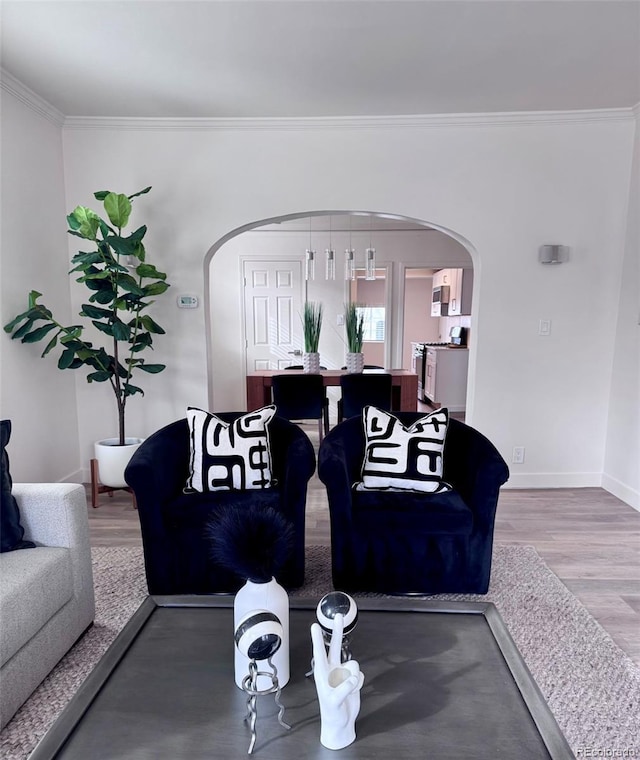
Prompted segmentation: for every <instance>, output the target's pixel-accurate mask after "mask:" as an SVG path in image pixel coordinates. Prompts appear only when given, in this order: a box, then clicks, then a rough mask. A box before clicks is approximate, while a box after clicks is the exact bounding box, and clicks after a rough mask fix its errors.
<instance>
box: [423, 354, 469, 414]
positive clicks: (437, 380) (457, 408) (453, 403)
mask: <svg viewBox="0 0 640 760" xmlns="http://www.w3.org/2000/svg"><path fill="white" fill-rule="evenodd" d="M468 369H469V349H467V348H448V347H446V346H429V347H428V348H427V351H426V358H425V370H424V395H425V399H426V400H427V401H430V402H431V403H432V404H434V405H436V406H438V407H440V406H446V407H447V408H448V409H449V411H451V412H463V411H464V410H465V408H466V404H467V372H468Z"/></svg>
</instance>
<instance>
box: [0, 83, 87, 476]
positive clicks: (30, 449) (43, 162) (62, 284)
mask: <svg viewBox="0 0 640 760" xmlns="http://www.w3.org/2000/svg"><path fill="white" fill-rule="evenodd" d="M1 112H2V158H1V160H2V235H1V250H2V258H1V261H0V264H1V267H0V273H1V274H0V280H1V281H0V293H1V301H2V306H1V317H2V325H5V324H7V323H8V322H9V321H11V320H12V319H13V317H15V316H17V315H18V314H20V313H22V312H24V311H26V309H27V308H28V301H27V295H28V293H29V291H30V290H37V291H39V292H40V293H42V294H43V298H42V299H40V300H41V301H42V302H43V303H44V304H46V305H47V306H48V307H49V308H50V309H51V310H52V311H53V313H54V316H56V317H57V318H58V319H59V320H60V321H61V322H62V323H63V324H69V323H70V317H71V312H70V308H69V278H68V277H67V271H68V270H69V268H70V267H69V257H68V253H67V240H66V237H67V235H66V229H67V227H66V222H65V217H66V213H67V211H66V208H65V200H64V173H63V160H62V138H61V132H60V128H59V127H58V126H56V125H55V124H54V123H53V122H52V121H50V120H48V119H47V118H45V117H44V116H42V115H40V114H38V113H36V112H35V111H34V110H33V109H32V108H30V107H27V106H26V105H25V104H24V103H22V102H20V101H19V100H18V99H17V98H15V97H13V96H12V95H9V94H8V93H6V92H4V91H3V92H2V102H1ZM44 346H45V343H43V344H42V345H40V344H35V345H33V344H31V345H27V344H24V345H23V344H21V343H20V341H12V340H11V339H10V338H9V336H8V335H7V334H6V333H5V332H4V331H3V332H2V333H1V336H0V358H1V369H0V406H1V411H0V415H1V416H2V418H3V419H5V418H8V419H11V421H12V428H13V430H12V435H11V441H10V443H9V446H8V449H7V451H8V453H9V457H10V460H11V473H12V476H13V479H14V481H16V482H19V481H28V482H46V481H58V480H65V479H66V480H79V479H80V477H81V473H80V471H79V464H80V457H79V448H78V416H77V407H76V397H75V378H74V375H73V373H72V372H71V371H65V372H61V371H60V370H58V368H57V366H56V363H57V356H58V354H57V353H56V354H55V358H54V352H52V353H51V354H49V356H47V357H45V358H44V359H41V358H40V354H41V353H42V351H43V349H44ZM58 353H59V352H58Z"/></svg>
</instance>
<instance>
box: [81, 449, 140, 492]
mask: <svg viewBox="0 0 640 760" xmlns="http://www.w3.org/2000/svg"><path fill="white" fill-rule="evenodd" d="M119 440H120V439H119V438H105V439H103V440H102V441H96V442H95V443H94V445H93V449H94V452H95V458H96V459H97V460H98V478H99V479H100V483H102V485H104V486H110V487H111V488H126V487H127V481H126V480H125V479H124V471H125V469H126V467H127V465H128V464H129V460H130V459H131V457H132V456H133V454H134V452H135V451H136V450H137V449H138V447H139V446H140V444H141V443H142V442H143V441H144V438H125V439H124V441H125V444H124V446H120V445H119Z"/></svg>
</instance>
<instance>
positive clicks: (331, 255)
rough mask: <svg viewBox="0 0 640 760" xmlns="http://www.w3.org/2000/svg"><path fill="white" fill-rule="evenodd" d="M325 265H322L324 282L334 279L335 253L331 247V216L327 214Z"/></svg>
mask: <svg viewBox="0 0 640 760" xmlns="http://www.w3.org/2000/svg"><path fill="white" fill-rule="evenodd" d="M324 255H325V265H324V278H325V280H335V279H336V253H335V251H334V250H333V246H332V245H331V214H329V247H328V248H325V251H324Z"/></svg>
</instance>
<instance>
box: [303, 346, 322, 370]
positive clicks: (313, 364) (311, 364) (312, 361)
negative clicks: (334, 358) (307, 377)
mask: <svg viewBox="0 0 640 760" xmlns="http://www.w3.org/2000/svg"><path fill="white" fill-rule="evenodd" d="M302 367H303V368H304V371H305V372H306V373H308V374H313V375H318V374H319V373H320V354H319V353H317V352H316V353H311V354H306V353H305V354H302Z"/></svg>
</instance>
